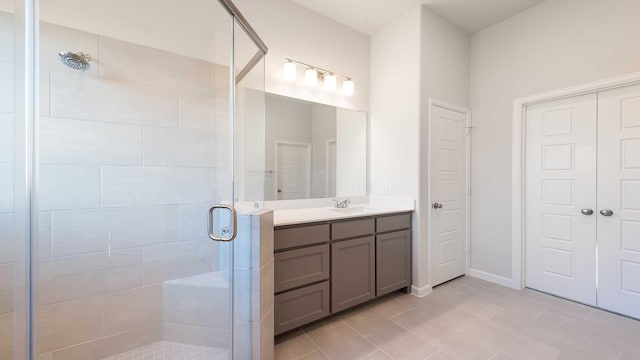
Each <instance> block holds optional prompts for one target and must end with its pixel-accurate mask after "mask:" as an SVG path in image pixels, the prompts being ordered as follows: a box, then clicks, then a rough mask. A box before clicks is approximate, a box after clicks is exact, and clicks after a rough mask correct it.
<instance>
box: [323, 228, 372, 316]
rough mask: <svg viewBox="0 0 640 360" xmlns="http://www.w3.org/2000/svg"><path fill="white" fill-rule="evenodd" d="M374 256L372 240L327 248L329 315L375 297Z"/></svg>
mask: <svg viewBox="0 0 640 360" xmlns="http://www.w3.org/2000/svg"><path fill="white" fill-rule="evenodd" d="M375 253H376V249H375V239H374V237H373V236H368V237H363V238H357V239H353V240H347V241H342V242H336V243H333V244H331V312H334V313H335V312H338V311H342V310H344V309H347V308H350V307H352V306H355V305H358V304H360V303H363V302H365V301H367V300H371V299H373V298H374V297H375V295H376V294H375V291H376V289H375V276H376V274H375Z"/></svg>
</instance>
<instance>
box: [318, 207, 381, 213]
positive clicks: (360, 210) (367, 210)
mask: <svg viewBox="0 0 640 360" xmlns="http://www.w3.org/2000/svg"><path fill="white" fill-rule="evenodd" d="M329 211H334V212H337V213H343V214H367V213H372V212H374V211H376V209H373V208H370V207H365V206H353V207H348V208H330V209H329Z"/></svg>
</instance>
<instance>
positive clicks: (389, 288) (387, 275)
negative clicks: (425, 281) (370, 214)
mask: <svg viewBox="0 0 640 360" xmlns="http://www.w3.org/2000/svg"><path fill="white" fill-rule="evenodd" d="M410 278H411V233H410V232H409V230H403V231H396V232H392V233H388V234H381V235H377V236H376V295H377V296H381V295H385V294H388V293H390V292H393V291H396V290H398V289H402V288H406V287H408V286H410V285H411V282H410V281H409V280H410Z"/></svg>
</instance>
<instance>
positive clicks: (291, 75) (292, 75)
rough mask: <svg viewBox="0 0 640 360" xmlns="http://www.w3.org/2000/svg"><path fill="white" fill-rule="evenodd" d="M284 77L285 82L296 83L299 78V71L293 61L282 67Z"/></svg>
mask: <svg viewBox="0 0 640 360" xmlns="http://www.w3.org/2000/svg"><path fill="white" fill-rule="evenodd" d="M282 76H283V77H284V79H285V81H295V80H296V78H297V77H298V71H297V69H296V64H294V63H292V62H291V61H287V62H285V63H284V65H283V67H282Z"/></svg>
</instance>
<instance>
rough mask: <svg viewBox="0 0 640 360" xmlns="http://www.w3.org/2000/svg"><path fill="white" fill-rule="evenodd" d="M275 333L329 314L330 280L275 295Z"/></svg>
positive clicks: (280, 332)
mask: <svg viewBox="0 0 640 360" xmlns="http://www.w3.org/2000/svg"><path fill="white" fill-rule="evenodd" d="M274 311H275V334H276V335H278V334H282V333H283V332H285V331H288V330H291V329H295V328H297V327H300V326H302V325H305V324H308V323H310V322H312V321H315V320H319V319H322V318H323V317H325V316H327V315H329V282H328V281H325V282H323V283H320V284H316V285H311V286H307V287H304V288H301V289H297V290H293V291H289V292H286V293H283V294H280V295H276V297H275V309H274Z"/></svg>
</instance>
